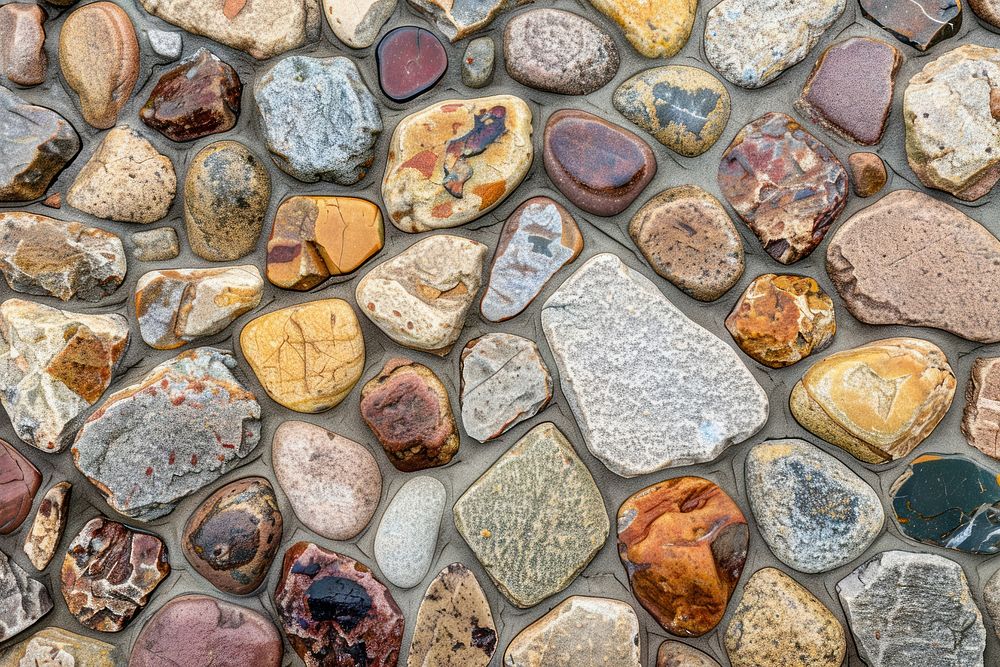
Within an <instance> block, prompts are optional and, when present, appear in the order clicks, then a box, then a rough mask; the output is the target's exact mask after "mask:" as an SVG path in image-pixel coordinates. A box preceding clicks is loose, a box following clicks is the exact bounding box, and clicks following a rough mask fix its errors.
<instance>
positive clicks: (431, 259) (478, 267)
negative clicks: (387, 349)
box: [354, 234, 488, 356]
mask: <svg viewBox="0 0 1000 667" xmlns="http://www.w3.org/2000/svg"><path fill="white" fill-rule="evenodd" d="M487 250H488V248H487V247H486V246H485V245H483V244H482V243H478V242H476V241H472V240H470V239H466V238H462V237H459V236H450V235H446V234H438V235H435V236H430V237H427V238H425V239H423V240H421V241H417V242H416V243H414V244H413V245H412V246H410V247H409V248H407V249H406V250H404V251H403V252H401V253H399V254H398V255H396V256H395V257H393V258H392V259H390V260H388V261H385V262H383V263H381V264H379V265H378V266H376V267H375V268H374V269H372V270H371V271H369V272H368V274H367V275H366V276H365V277H364V278H362V279H361V281H360V282H359V283H358V286H357V289H356V290H355V293H354V296H355V299H357V302H358V307H359V308H360V309H361V312H362V313H364V314H365V316H366V317H368V319H370V320H371V321H372V322H374V323H375V324H376V325H377V326H378V328H379V329H381V330H382V331H383V333H385V334H386V335H387V336H388V337H389V338H391V339H392V340H394V341H396V342H397V343H399V344H400V345H405V346H406V347H409V348H413V349H415V350H421V351H423V352H430V353H432V354H437V355H439V356H444V355H446V354H448V352H449V351H450V350H451V348H452V346H453V345H454V344H455V341H456V340H458V337H459V335H460V334H461V333H462V328H463V327H464V326H465V316H466V314H467V313H468V312H469V308H470V307H471V306H472V303H473V301H474V300H475V298H476V294H477V293H478V292H479V286H480V284H481V282H482V274H483V261H484V260H485V259H486V252H487Z"/></svg>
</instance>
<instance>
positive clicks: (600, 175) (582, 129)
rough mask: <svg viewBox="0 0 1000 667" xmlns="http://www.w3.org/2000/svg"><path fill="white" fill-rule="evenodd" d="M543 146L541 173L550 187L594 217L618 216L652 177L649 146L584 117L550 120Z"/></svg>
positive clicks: (570, 113) (560, 115) (568, 114)
mask: <svg viewBox="0 0 1000 667" xmlns="http://www.w3.org/2000/svg"><path fill="white" fill-rule="evenodd" d="M543 146H544V149H543V150H544V153H543V155H544V162H545V172H546V173H547V174H548V175H549V178H550V179H551V180H552V183H553V184H554V185H555V186H556V187H557V188H559V191H560V192H562V193H563V194H564V195H566V197H567V198H568V199H569V200H570V201H571V202H573V203H574V204H576V205H577V206H578V207H580V208H581V209H583V210H584V211H586V212H587V213H593V214H594V215H600V216H612V215H618V214H619V213H621V212H622V211H624V210H625V209H626V208H628V207H629V205H630V204H631V203H632V202H633V201H635V199H636V197H638V196H639V195H640V194H641V193H642V191H643V190H645V189H646V186H647V185H649V182H650V181H651V180H653V176H655V175H656V156H654V155H653V151H652V149H651V148H650V147H649V144H647V143H646V142H645V141H643V140H642V139H640V138H639V137H638V136H636V135H635V134H633V133H632V132H629V131H628V130H626V129H625V128H623V127H620V126H618V125H614V124H612V123H609V122H607V121H606V120H603V119H601V118H598V117H597V116H595V115H593V114H590V113H587V112H586V111H577V110H571V109H563V110H561V111H557V112H555V113H554V114H552V115H551V116H550V117H549V120H548V122H547V123H546V124H545V136H544V139H543Z"/></svg>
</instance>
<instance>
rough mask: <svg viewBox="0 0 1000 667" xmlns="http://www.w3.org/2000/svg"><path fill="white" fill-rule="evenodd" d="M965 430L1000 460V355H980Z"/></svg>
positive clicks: (980, 447)
mask: <svg viewBox="0 0 1000 667" xmlns="http://www.w3.org/2000/svg"><path fill="white" fill-rule="evenodd" d="M962 434H963V435H965V439H966V440H967V441H968V442H969V444H970V445H972V446H973V447H975V448H976V449H978V450H979V451H981V452H982V453H983V454H986V455H987V456H991V457H993V458H995V459H998V460H1000V357H979V358H978V359H976V361H975V362H974V363H973V364H972V371H971V373H970V374H969V384H968V385H967V386H966V388H965V411H964V412H963V413H962Z"/></svg>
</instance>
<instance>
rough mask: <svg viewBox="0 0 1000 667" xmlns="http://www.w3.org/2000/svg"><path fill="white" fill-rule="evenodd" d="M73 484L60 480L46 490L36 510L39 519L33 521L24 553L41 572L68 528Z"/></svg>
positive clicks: (50, 560)
mask: <svg viewBox="0 0 1000 667" xmlns="http://www.w3.org/2000/svg"><path fill="white" fill-rule="evenodd" d="M72 488H73V485H72V484H70V483H69V482H59V483H58V484H56V485H55V486H53V487H52V488H51V489H49V490H48V491H46V492H45V496H44V497H43V498H42V502H41V503H39V504H38V510H37V511H36V512H35V519H34V521H32V522H31V529H30V530H29V531H28V535H27V536H26V537H25V538H24V547H23V550H24V555H25V556H27V557H28V560H30V561H31V564H32V565H34V566H35V569H36V570H38V571H39V572H41V571H42V570H44V569H45V568H46V567H48V565H49V563H51V562H52V557H53V556H55V555H56V549H58V548H59V541H60V540H61V539H62V535H63V530H64V529H65V528H66V518H67V517H68V516H69V498H70V491H71V489H72Z"/></svg>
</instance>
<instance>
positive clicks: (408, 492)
mask: <svg viewBox="0 0 1000 667" xmlns="http://www.w3.org/2000/svg"><path fill="white" fill-rule="evenodd" d="M447 499H448V492H447V491H445V488H444V484H442V483H441V482H439V481H438V480H436V479H434V478H433V477H426V476H423V477H415V478H413V479H411V480H410V481H408V482H407V483H406V484H404V485H403V486H402V487H400V489H399V491H397V492H396V495H395V496H394V497H393V499H392V502H390V503H389V506H388V507H387V508H386V509H385V513H384V514H382V520H381V521H380V522H379V525H378V531H377V532H376V533H375V562H377V563H378V567H379V569H380V570H382V575H383V576H384V577H385V578H386V579H388V580H389V582H390V583H392V584H395V585H396V586H398V587H400V588H413V587H414V586H416V585H417V584H419V583H420V582H421V581H423V578H424V576H425V575H426V574H427V571H428V570H429V569H430V567H431V562H432V561H433V560H434V551H435V549H436V548H437V539H438V530H439V529H440V528H441V517H442V516H443V515H444V508H445V502H446V501H447Z"/></svg>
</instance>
